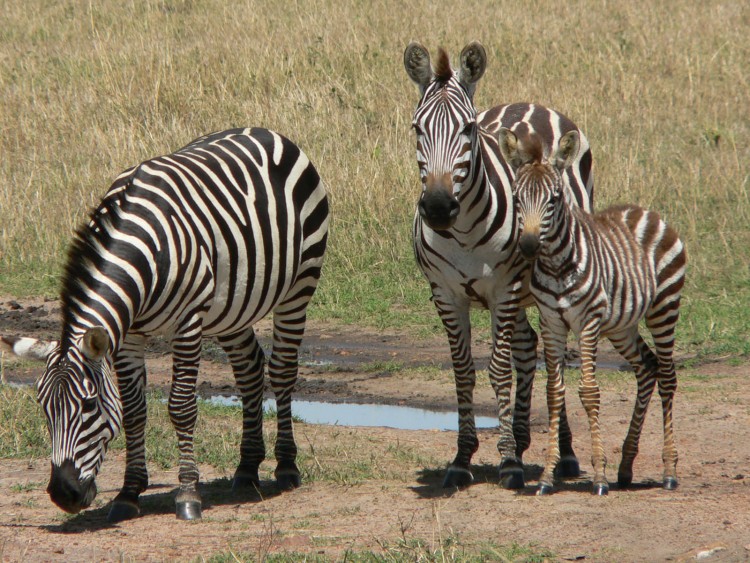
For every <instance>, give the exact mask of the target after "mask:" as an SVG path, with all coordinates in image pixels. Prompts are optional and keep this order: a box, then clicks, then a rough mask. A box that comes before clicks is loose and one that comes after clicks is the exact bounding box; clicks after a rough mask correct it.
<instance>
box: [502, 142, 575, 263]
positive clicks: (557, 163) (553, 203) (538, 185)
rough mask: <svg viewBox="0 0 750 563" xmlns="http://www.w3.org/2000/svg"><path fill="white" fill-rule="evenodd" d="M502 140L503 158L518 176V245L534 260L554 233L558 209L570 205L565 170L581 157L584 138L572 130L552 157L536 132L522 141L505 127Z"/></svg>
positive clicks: (515, 202)
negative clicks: (581, 139)
mask: <svg viewBox="0 0 750 563" xmlns="http://www.w3.org/2000/svg"><path fill="white" fill-rule="evenodd" d="M498 140H499V143H500V152H501V153H502V155H503V158H505V161H506V162H507V163H508V164H509V165H510V167H511V168H512V169H513V170H514V172H515V175H516V177H515V180H514V181H513V205H514V207H515V210H516V215H517V217H518V219H517V220H518V228H519V235H520V236H519V241H518V248H519V250H520V252H521V255H522V256H523V257H524V258H525V259H526V260H529V261H533V260H535V259H536V257H537V256H538V255H539V252H540V250H541V245H542V243H543V242H544V241H545V240H546V239H548V238H549V237H550V236H551V235H552V230H553V228H554V226H553V223H554V221H553V219H554V216H555V211H556V209H558V206H559V205H567V203H566V202H565V197H566V193H565V188H564V183H563V178H562V172H563V171H564V170H565V169H566V168H568V167H569V166H570V165H571V164H572V163H573V161H574V160H575V159H576V157H577V156H578V150H579V147H580V138H579V136H578V132H577V131H575V130H574V131H568V132H567V133H566V134H565V135H563V136H562V137H561V138H560V142H559V143H558V147H557V150H556V151H554V152H553V153H552V154H551V155H550V156H548V157H545V155H544V150H543V147H542V143H541V141H540V140H539V138H538V137H537V136H536V135H533V134H532V135H529V136H528V137H527V138H526V139H524V140H523V142H522V141H521V140H520V139H519V138H518V137H517V136H516V134H515V133H513V131H511V130H510V129H506V128H505V127H503V128H501V129H500V131H499V132H498Z"/></svg>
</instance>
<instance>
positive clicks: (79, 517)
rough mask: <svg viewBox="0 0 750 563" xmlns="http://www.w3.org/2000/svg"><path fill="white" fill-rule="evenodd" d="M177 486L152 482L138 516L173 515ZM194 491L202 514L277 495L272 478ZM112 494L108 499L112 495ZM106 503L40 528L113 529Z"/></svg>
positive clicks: (225, 480) (212, 483) (226, 480)
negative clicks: (254, 484) (250, 484)
mask: <svg viewBox="0 0 750 563" xmlns="http://www.w3.org/2000/svg"><path fill="white" fill-rule="evenodd" d="M177 490H178V489H177V487H173V486H172V485H166V484H154V485H151V486H149V488H148V489H147V490H146V491H145V492H144V493H142V494H141V496H140V508H141V515H140V516H139V518H148V517H149V516H154V515H164V514H171V515H175V496H176V495H177ZM198 491H199V492H200V495H201V500H202V510H203V515H204V517H205V516H207V514H206V511H207V510H210V509H211V508H212V507H214V506H227V505H240V504H245V503H258V502H261V501H262V500H264V499H268V498H273V497H276V496H278V495H280V494H281V491H279V489H278V488H277V487H276V483H275V481H270V480H269V481H261V483H260V487H258V488H255V489H247V490H245V491H240V492H237V491H233V490H232V479H229V478H221V479H215V480H213V481H210V482H207V483H200V484H199V485H198ZM114 494H116V493H114V492H113V495H112V498H114ZM110 504H111V503H107V504H105V505H104V506H101V507H99V508H94V509H89V510H85V511H83V512H81V513H79V514H76V515H75V516H72V517H70V518H68V519H67V520H65V521H64V522H62V523H60V524H50V525H47V526H41V528H43V529H45V530H47V531H49V532H52V533H56V534H77V533H80V532H89V531H98V530H104V529H108V528H115V527H117V526H118V525H119V524H120V523H119V522H118V523H112V522H109V521H108V520H107V515H108V514H109V509H110Z"/></svg>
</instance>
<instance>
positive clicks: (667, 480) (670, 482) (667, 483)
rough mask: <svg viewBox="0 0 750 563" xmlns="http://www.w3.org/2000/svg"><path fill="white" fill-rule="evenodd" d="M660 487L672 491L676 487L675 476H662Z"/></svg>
mask: <svg viewBox="0 0 750 563" xmlns="http://www.w3.org/2000/svg"><path fill="white" fill-rule="evenodd" d="M662 487H663V488H664V490H665V491H674V490H675V489H676V488H677V477H664V483H663V484H662Z"/></svg>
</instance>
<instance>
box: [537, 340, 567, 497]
mask: <svg viewBox="0 0 750 563" xmlns="http://www.w3.org/2000/svg"><path fill="white" fill-rule="evenodd" d="M542 336H543V339H544V357H545V363H546V365H547V411H548V413H549V435H548V437H547V439H548V445H547V457H546V459H545V464H544V472H543V473H542V476H541V477H540V478H539V488H538V489H537V493H536V494H537V495H547V494H550V493H551V492H552V488H553V486H554V473H555V467H556V466H557V464H558V463H559V462H560V414H561V412H562V406H563V405H564V404H565V382H564V379H563V366H564V365H565V341H566V337H567V330H565V329H564V328H563V329H561V330H558V331H554V330H552V329H550V328H548V327H545V326H543V327H542Z"/></svg>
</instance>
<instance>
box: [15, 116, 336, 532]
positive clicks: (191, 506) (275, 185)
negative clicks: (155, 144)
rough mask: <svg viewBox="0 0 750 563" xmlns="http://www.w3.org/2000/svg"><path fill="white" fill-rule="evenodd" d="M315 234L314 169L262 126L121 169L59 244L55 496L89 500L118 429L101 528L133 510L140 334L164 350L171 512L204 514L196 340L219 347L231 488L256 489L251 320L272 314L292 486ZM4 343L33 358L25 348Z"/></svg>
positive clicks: (44, 383)
mask: <svg viewBox="0 0 750 563" xmlns="http://www.w3.org/2000/svg"><path fill="white" fill-rule="evenodd" d="M327 233H328V200H327V196H326V192H325V188H324V186H323V184H322V182H321V181H320V178H319V176H318V173H317V172H316V170H315V168H314V167H313V166H312V164H311V163H310V162H309V160H308V159H307V157H306V156H305V155H304V154H303V153H302V152H301V151H300V149H299V148H298V147H297V146H295V145H294V144H293V143H292V142H290V141H289V140H288V139H285V138H284V137H282V136H281V135H278V134H276V133H274V132H272V131H268V130H265V129H258V128H255V129H233V130H229V131H223V132H219V133H214V134H211V135H207V136H204V137H201V138H199V139H197V140H195V141H194V142H192V143H190V144H189V145H187V146H186V147H184V148H182V149H180V150H178V151H176V152H174V153H172V154H169V155H166V156H162V157H158V158H153V159H151V160H148V161H146V162H143V163H142V164H140V165H138V166H136V167H134V168H131V169H129V170H127V171H125V172H124V173H123V174H121V175H120V176H119V177H118V178H117V179H116V180H115V182H114V183H113V185H112V187H111V188H110V189H109V191H108V193H107V194H106V196H105V197H104V199H103V201H102V202H101V204H100V205H99V207H98V208H97V209H96V210H95V211H94V212H93V214H92V217H91V221H90V222H89V223H88V224H87V225H85V226H84V227H82V228H81V229H79V231H78V232H77V234H76V237H75V239H74V242H73V244H72V246H71V250H70V254H69V257H68V262H67V267H66V271H65V275H64V282H63V288H62V292H61V300H62V310H63V333H62V337H61V339H60V343H59V346H58V347H56V348H55V349H54V351H52V353H51V354H50V355H49V360H48V364H47V369H46V371H45V373H44V375H43V377H42V378H41V380H40V382H39V401H40V403H41V405H42V407H43V408H44V411H45V413H46V415H47V418H48V421H49V426H50V432H51V436H52V449H53V453H52V463H53V476H52V480H51V482H50V489H49V491H50V494H51V496H52V499H53V501H54V502H56V503H57V504H58V505H59V506H61V507H62V508H63V509H65V510H67V511H70V512H76V511H78V510H81V509H82V508H85V507H86V506H88V504H90V502H91V500H92V499H93V495H94V494H95V489H93V492H92V489H91V487H93V481H94V477H95V476H96V474H97V471H98V469H99V466H100V465H101V462H102V459H103V457H104V453H105V451H106V449H107V445H108V444H109V442H110V441H111V439H112V438H113V436H114V435H116V434H117V432H118V430H119V429H120V426H121V425H122V426H123V427H124V431H125V436H126V442H127V466H126V471H125V480H124V485H123V488H122V490H121V491H120V493H119V495H118V496H117V498H116V499H115V502H114V504H113V506H112V509H111V512H110V519H111V520H122V519H125V518H131V517H133V516H136V515H137V514H138V513H139V509H138V496H139V494H140V493H141V492H142V491H143V490H145V489H146V487H147V485H148V475H147V472H146V460H145V448H144V428H145V424H146V398H145V385H146V371H145V364H144V344H145V341H146V338H147V337H149V336H152V335H162V336H164V337H166V339H167V340H168V342H169V343H170V345H171V349H172V355H173V377H172V386H171V391H170V394H169V415H170V418H171V420H172V422H173V424H174V427H175V430H176V433H177V439H178V444H179V449H180V470H179V480H180V492H179V493H178V495H177V514H178V516H179V517H182V518H195V517H200V496H199V494H198V492H197V490H196V486H197V483H198V468H197V466H196V464H195V459H194V454H193V430H194V427H195V422H196V415H197V407H196V392H195V391H196V379H197V375H198V363H199V359H200V353H201V340H202V339H203V338H204V337H209V336H210V337H216V339H217V340H218V342H219V344H220V345H221V346H222V347H223V348H224V349H225V350H226V352H227V354H228V356H229V359H230V362H231V364H232V367H233V370H234V374H235V378H236V382H237V385H238V387H239V390H240V393H241V396H242V405H243V435H242V445H241V458H240V464H239V467H238V468H237V471H236V473H235V482H234V484H235V487H241V486H253V485H256V484H257V483H258V466H259V464H260V462H261V461H262V460H263V459H264V457H265V448H264V444H263V434H262V399H263V386H264V364H265V358H264V353H263V351H262V349H261V347H260V346H259V344H258V341H257V340H256V337H255V334H254V332H253V324H254V323H256V322H257V321H258V320H260V319H261V318H262V317H264V316H265V315H267V314H268V313H271V312H272V313H273V321H274V333H273V351H272V353H271V357H270V361H269V366H268V372H269V378H270V382H271V386H272V389H273V391H274V393H275V395H276V402H277V409H278V438H277V441H276V448H275V454H276V459H277V461H278V465H277V469H276V477H277V481H278V484H279V486H280V487H281V488H289V487H293V486H297V485H298V484H299V480H300V476H299V471H298V469H297V467H296V465H295V457H296V452H297V450H296V445H295V442H294V436H293V431H292V416H291V394H292V389H293V387H294V385H295V382H296V377H297V363H298V362H297V358H298V348H299V345H300V342H301V340H302V336H303V332H304V327H305V318H306V308H307V305H308V302H309V301H310V298H311V297H312V295H313V293H314V291H315V288H316V286H317V283H318V279H319V277H320V270H321V266H322V261H323V254H324V251H325V247H326V240H327ZM6 342H7V343H9V344H11V345H15V347H16V348H17V349H18V351H22V350H23V349H26V350H30V349H33V348H31V347H29V345H28V344H29V343H28V341H26V340H11V341H8V339H6ZM36 351H37V352H39V349H37V350H36ZM113 372H116V374H117V377H116V380H117V386H115V378H114V376H113Z"/></svg>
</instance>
